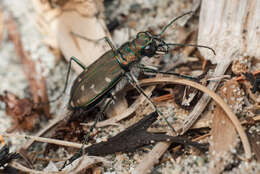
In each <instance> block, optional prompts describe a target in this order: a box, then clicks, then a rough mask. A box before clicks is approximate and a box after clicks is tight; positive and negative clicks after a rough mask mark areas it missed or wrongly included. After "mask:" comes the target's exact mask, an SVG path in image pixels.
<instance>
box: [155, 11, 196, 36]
mask: <svg viewBox="0 0 260 174" xmlns="http://www.w3.org/2000/svg"><path fill="white" fill-rule="evenodd" d="M193 13H194V12H193V11H190V12H187V13H184V14H183V15H181V16H178V17H176V18H174V19H173V20H172V21H171V22H170V23H169V24H167V25H166V26H164V27H163V29H162V31H161V32H160V33H159V34H158V35H157V36H158V37H160V36H161V35H162V34H163V33H164V32H165V30H166V29H167V28H168V27H169V26H170V25H172V24H173V23H174V22H175V21H177V20H178V19H180V18H182V17H183V16H186V15H189V14H193Z"/></svg>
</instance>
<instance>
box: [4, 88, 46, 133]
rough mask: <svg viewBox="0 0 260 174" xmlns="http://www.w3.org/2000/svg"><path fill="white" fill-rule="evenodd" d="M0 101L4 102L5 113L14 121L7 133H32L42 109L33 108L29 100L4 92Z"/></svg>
mask: <svg viewBox="0 0 260 174" xmlns="http://www.w3.org/2000/svg"><path fill="white" fill-rule="evenodd" d="M0 101H2V102H4V103H5V105H6V107H5V112H6V114H7V115H9V116H11V117H12V119H13V120H14V125H13V126H12V128H9V131H8V132H12V131H13V130H15V129H22V130H27V131H32V130H33V129H34V128H35V126H36V125H37V123H39V118H40V115H41V114H42V112H43V111H42V108H39V107H35V106H34V104H33V103H32V101H31V100H29V99H27V98H23V99H20V98H19V97H17V96H15V95H14V94H13V93H11V92H8V91H5V93H4V96H2V95H0Z"/></svg>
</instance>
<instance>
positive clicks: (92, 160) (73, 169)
mask: <svg viewBox="0 0 260 174" xmlns="http://www.w3.org/2000/svg"><path fill="white" fill-rule="evenodd" d="M83 159H84V160H82V158H81V159H79V160H78V161H79V163H78V164H77V165H75V166H73V167H67V168H66V170H63V171H57V172H48V171H39V170H34V169H29V168H27V167H25V166H23V165H22V164H19V163H17V162H12V163H10V166H11V167H13V168H16V169H18V170H20V171H23V172H26V173H34V174H67V173H70V174H74V173H78V172H79V171H81V170H82V169H86V168H88V166H93V165H94V164H97V163H100V162H101V163H103V164H104V165H107V166H108V165H111V163H110V162H109V161H107V160H106V159H104V158H102V157H88V158H87V159H86V158H85V157H84V158H83Z"/></svg>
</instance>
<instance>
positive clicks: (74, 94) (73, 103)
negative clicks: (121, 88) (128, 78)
mask: <svg viewBox="0 0 260 174" xmlns="http://www.w3.org/2000/svg"><path fill="white" fill-rule="evenodd" d="M123 72H124V70H123V69H122V68H121V67H120V65H119V64H118V62H117V60H116V58H115V57H114V54H113V52H112V51H108V52H106V53H105V54H104V55H103V56H101V57H100V58H99V59H98V60H97V61H95V62H94V63H93V64H91V65H90V66H89V68H87V69H86V70H84V71H83V72H82V73H81V74H80V75H79V76H78V77H77V78H76V80H75V81H74V84H73V86H72V88H71V92H70V102H69V105H70V107H71V108H77V107H88V106H89V105H93V103H97V102H99V101H100V100H101V99H102V96H104V94H106V93H107V92H108V91H109V90H110V89H111V88H113V87H114V86H115V85H116V84H117V83H118V81H119V80H120V79H121V77H122V75H123Z"/></svg>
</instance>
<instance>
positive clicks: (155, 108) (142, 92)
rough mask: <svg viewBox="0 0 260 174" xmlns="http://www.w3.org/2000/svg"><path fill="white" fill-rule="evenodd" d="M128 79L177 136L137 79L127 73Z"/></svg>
mask: <svg viewBox="0 0 260 174" xmlns="http://www.w3.org/2000/svg"><path fill="white" fill-rule="evenodd" d="M126 77H127V78H128V80H129V83H130V84H131V85H132V86H133V87H134V88H135V89H136V90H137V91H138V92H139V93H140V94H142V95H144V96H145V98H146V99H147V100H148V101H149V102H150V103H151V104H152V105H153V107H154V110H155V111H156V112H157V113H158V114H159V115H160V116H162V118H163V119H164V120H165V122H166V123H167V125H168V126H169V127H170V128H171V130H172V131H173V132H174V133H175V134H177V132H176V131H175V129H174V128H173V127H172V125H171V124H170V123H169V122H168V120H167V119H166V118H165V116H164V115H163V114H162V112H161V111H159V109H158V108H157V106H156V105H155V104H154V103H153V101H152V100H151V98H150V97H149V96H147V95H146V94H145V92H144V91H143V89H142V88H141V87H140V85H139V83H138V81H137V79H135V77H133V76H132V75H131V74H130V73H129V72H126Z"/></svg>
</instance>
